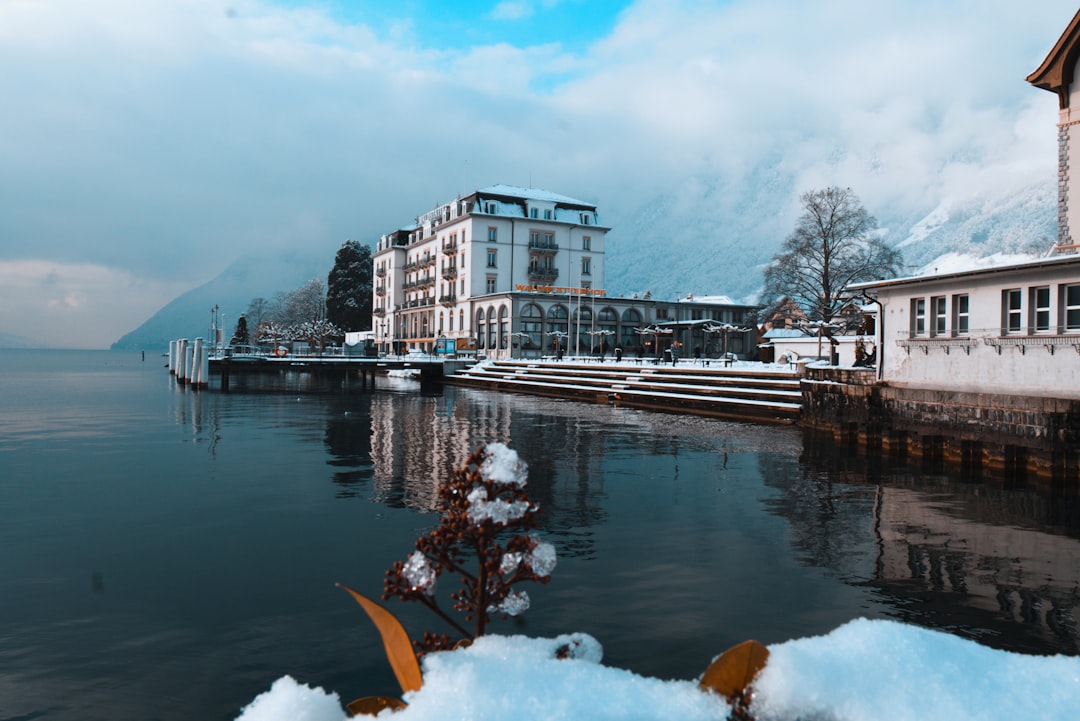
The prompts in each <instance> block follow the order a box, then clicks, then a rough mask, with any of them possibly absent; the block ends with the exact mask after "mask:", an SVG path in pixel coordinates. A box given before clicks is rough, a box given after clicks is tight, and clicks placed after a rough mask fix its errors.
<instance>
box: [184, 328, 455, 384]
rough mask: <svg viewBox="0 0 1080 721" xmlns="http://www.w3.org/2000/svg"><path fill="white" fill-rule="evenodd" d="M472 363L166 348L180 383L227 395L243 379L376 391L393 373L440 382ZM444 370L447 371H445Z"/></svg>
mask: <svg viewBox="0 0 1080 721" xmlns="http://www.w3.org/2000/svg"><path fill="white" fill-rule="evenodd" d="M473 362H475V361H474V360H460V359H456V358H447V357H443V356H435V355H426V354H415V353H410V354H407V355H401V356H390V355H384V356H377V357H375V356H361V355H345V354H342V353H294V352H291V351H286V350H285V349H277V352H275V351H272V350H271V351H259V352H255V351H253V352H244V353H236V352H232V351H231V350H230V351H226V352H222V351H220V350H210V349H208V348H207V346H206V345H205V344H204V343H203V342H202V339H201V338H196V339H195V340H194V341H191V342H189V341H188V340H187V339H181V340H177V341H172V342H170V344H169V372H170V373H173V374H174V375H175V376H176V377H177V380H178V381H179V382H180V383H184V384H188V385H190V386H192V387H193V388H204V387H206V386H208V385H209V383H210V376H212V375H213V376H216V377H217V378H218V382H219V385H220V388H221V390H228V389H229V382H230V380H231V379H232V378H233V377H236V376H238V375H240V374H246V373H282V372H303V373H331V372H354V373H356V374H357V375H359V376H360V377H361V379H362V382H363V384H364V385H365V386H369V387H372V388H374V387H375V377H376V376H378V375H386V374H387V373H389V372H390V371H393V370H412V371H415V372H416V374H417V376H418V377H419V379H420V380H421V381H425V382H427V381H439V380H441V379H442V378H443V374H444V372H453V371H455V370H457V369H458V368H459V367H461V366H464V365H466V364H471V363H473ZM444 369H445V370H444Z"/></svg>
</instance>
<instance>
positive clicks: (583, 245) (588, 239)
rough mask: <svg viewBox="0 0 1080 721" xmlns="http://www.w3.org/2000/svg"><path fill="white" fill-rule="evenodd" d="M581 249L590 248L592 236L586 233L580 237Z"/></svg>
mask: <svg viewBox="0 0 1080 721" xmlns="http://www.w3.org/2000/svg"><path fill="white" fill-rule="evenodd" d="M581 249H582V250H592V238H591V237H590V236H588V235H586V236H584V237H582V239H581Z"/></svg>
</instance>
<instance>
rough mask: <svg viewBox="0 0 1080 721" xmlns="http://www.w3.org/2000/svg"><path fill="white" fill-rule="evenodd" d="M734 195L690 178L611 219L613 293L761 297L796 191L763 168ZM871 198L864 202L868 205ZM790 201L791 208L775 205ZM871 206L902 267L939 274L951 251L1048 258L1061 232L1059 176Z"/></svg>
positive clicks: (793, 213)
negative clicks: (913, 208) (924, 203)
mask: <svg viewBox="0 0 1080 721" xmlns="http://www.w3.org/2000/svg"><path fill="white" fill-rule="evenodd" d="M749 181H750V182H748V183H744V185H745V186H747V187H749V188H750V189H748V190H742V191H741V192H734V190H733V189H732V188H730V187H725V186H724V185H722V184H720V183H708V182H700V181H692V182H689V183H687V184H685V185H683V186H681V187H679V188H678V189H676V190H673V191H672V192H670V193H667V194H665V195H662V196H659V197H657V198H656V199H654V200H653V201H652V202H651V203H649V204H647V205H645V206H643V207H642V208H641V209H640V211H638V212H636V213H635V214H633V215H632V216H630V217H628V218H614V219H612V218H608V219H607V220H609V221H611V224H612V225H613V226H614V230H612V232H611V234H610V235H609V236H608V239H609V240H608V253H607V260H606V263H607V265H606V272H607V286H608V288H609V290H610V291H612V292H614V293H622V292H640V291H644V290H646V289H648V290H651V291H652V293H653V295H654V296H655V297H661V298H671V297H675V296H677V295H682V296H685V295H686V293H687V292H692V293H693V294H694V295H695V296H701V295H709V294H719V293H723V294H725V295H728V296H731V297H732V298H736V299H739V300H743V301H754V300H756V299H757V293H758V292H759V291H760V288H761V283H762V273H763V269H764V265H765V264H766V263H768V261H769V260H770V259H771V258H772V256H773V255H774V254H776V253H777V252H778V251H779V249H780V246H781V244H782V243H783V241H784V239H785V238H786V237H787V236H788V234H790V233H791V231H792V229H793V228H794V225H795V220H796V218H797V215H798V213H799V212H800V210H799V209H798V208H792V206H791V203H790V198H793V197H796V196H797V191H796V190H795V189H794V188H793V187H791V185H790V183H788V182H786V179H784V178H783V177H782V176H781V175H780V174H779V173H767V172H766V173H761V174H759V177H756V178H750V179H749ZM864 205H867V204H866V203H865V202H864ZM780 208H783V209H784V212H780V211H778V210H776V209H780ZM867 210H869V211H870V212H871V214H873V215H875V216H876V217H877V218H878V223H879V226H880V229H881V232H882V237H883V239H884V240H885V241H886V242H887V243H889V244H890V245H893V246H894V247H898V248H900V250H901V251H902V252H903V254H904V263H905V268H904V274H905V275H908V274H922V273H924V272H932V271H933V268H934V267H935V261H937V260H938V259H939V258H943V257H946V256H948V257H949V258H950V260H951V262H952V264H953V265H955V263H956V259H957V258H958V257H967V258H971V259H978V258H983V257H987V256H993V255H1024V256H1041V255H1045V254H1046V253H1047V251H1049V250H1050V249H1051V247H1052V246H1053V244H1054V241H1055V239H1056V237H1057V200H1056V186H1055V185H1054V182H1053V179H1047V180H1046V181H1045V182H1039V183H1034V184H1030V185H1027V186H1024V187H1021V188H1019V189H1018V190H1011V191H1006V192H1002V193H1000V194H998V195H973V196H971V197H969V198H965V199H962V200H946V201H942V202H940V203H939V204H938V205H937V206H936V207H934V208H928V209H926V210H925V211H922V212H915V213H911V212H908V213H902V212H897V211H891V210H890V209H888V208H885V209H881V208H874V207H870V206H869V205H867Z"/></svg>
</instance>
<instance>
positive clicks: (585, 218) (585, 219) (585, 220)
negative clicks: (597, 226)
mask: <svg viewBox="0 0 1080 721" xmlns="http://www.w3.org/2000/svg"><path fill="white" fill-rule="evenodd" d="M581 224H582V225H588V224H589V214H588V213H582V214H581Z"/></svg>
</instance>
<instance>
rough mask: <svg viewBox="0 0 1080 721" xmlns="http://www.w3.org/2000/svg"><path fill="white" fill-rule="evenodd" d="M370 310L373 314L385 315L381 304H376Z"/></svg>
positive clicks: (384, 309)
mask: <svg viewBox="0 0 1080 721" xmlns="http://www.w3.org/2000/svg"><path fill="white" fill-rule="evenodd" d="M371 312H372V313H374V314H375V315H386V308H383V307H382V306H381V305H377V306H375V307H374V308H372V309H371Z"/></svg>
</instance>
